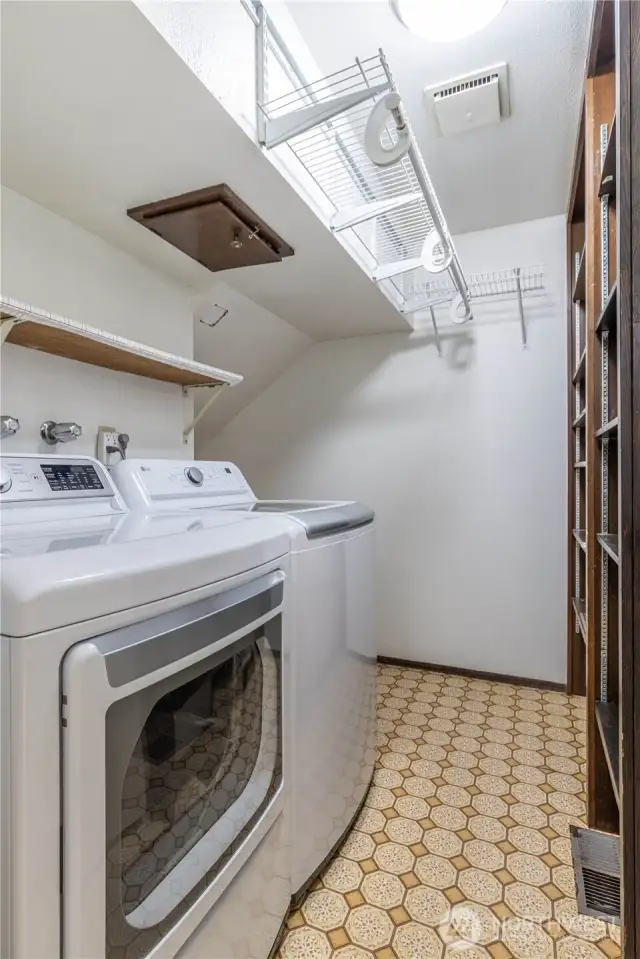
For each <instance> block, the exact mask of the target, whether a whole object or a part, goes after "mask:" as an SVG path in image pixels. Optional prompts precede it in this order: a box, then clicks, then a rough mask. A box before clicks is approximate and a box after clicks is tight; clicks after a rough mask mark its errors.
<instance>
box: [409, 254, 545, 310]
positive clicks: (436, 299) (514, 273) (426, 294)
mask: <svg viewBox="0 0 640 959" xmlns="http://www.w3.org/2000/svg"><path fill="white" fill-rule="evenodd" d="M402 281H403V292H404V295H405V297H406V300H407V306H406V307H405V311H406V312H409V313H410V312H415V311H417V310H418V309H421V310H422V309H424V310H427V309H429V307H430V306H438V305H439V304H441V303H444V302H448V301H449V300H450V299H451V297H452V296H454V295H455V292H456V288H455V286H454V284H453V283H452V281H451V279H450V278H449V277H445V278H443V279H441V280H431V279H429V278H428V274H427V281H426V282H425V270H413V271H411V272H409V273H405V274H404V276H403V277H402ZM467 282H468V285H469V293H470V294H471V296H472V297H473V299H474V300H476V299H481V298H483V297H494V296H517V295H518V285H519V287H520V290H519V291H520V293H521V294H524V293H531V292H534V291H537V290H543V289H544V269H543V267H542V266H541V265H536V266H524V267H513V268H511V269H507V270H493V271H491V272H488V273H470V274H469V275H468V276H467Z"/></svg>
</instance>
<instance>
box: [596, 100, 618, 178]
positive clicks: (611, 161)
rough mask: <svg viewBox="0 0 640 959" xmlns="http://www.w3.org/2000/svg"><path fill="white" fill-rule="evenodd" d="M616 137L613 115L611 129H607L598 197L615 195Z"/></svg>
mask: <svg viewBox="0 0 640 959" xmlns="http://www.w3.org/2000/svg"><path fill="white" fill-rule="evenodd" d="M617 139H618V135H617V125H616V118H615V116H614V118H613V123H612V124H611V130H610V131H609V142H608V144H607V152H606V154H605V157H604V163H603V164H602V176H601V177H600V188H599V190H598V196H599V197H603V196H615V195H616V157H617V153H618V147H617Z"/></svg>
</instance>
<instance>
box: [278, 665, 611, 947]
mask: <svg viewBox="0 0 640 959" xmlns="http://www.w3.org/2000/svg"><path fill="white" fill-rule="evenodd" d="M378 680H379V682H378V691H379V700H378V701H379V746H380V748H381V750H382V752H381V754H380V758H379V761H378V763H377V767H376V773H375V778H374V784H373V786H372V787H371V789H370V790H369V794H368V796H367V799H366V804H365V806H364V807H363V809H362V811H361V813H360V815H359V817H358V820H357V822H356V824H355V826H354V829H353V830H352V832H351V833H350V835H349V837H348V838H347V840H346V841H345V843H344V844H343V846H342V848H341V849H340V852H339V854H338V855H337V856H336V858H335V859H334V860H333V861H332V862H331V863H330V865H329V866H328V867H327V868H326V869H325V871H324V873H323V875H322V877H321V879H320V880H319V881H317V882H316V883H314V885H313V887H312V891H311V892H310V893H309V894H308V895H307V897H306V899H305V900H304V902H303V903H302V906H301V908H300V909H298V910H296V911H295V912H294V913H293V914H292V915H291V916H290V917H289V920H288V932H287V935H286V938H285V940H284V941H283V944H282V947H281V950H280V959H333V957H335V959H417V957H419V959H620V955H621V953H620V934H619V929H618V928H617V927H615V926H612V925H609V926H607V925H606V924H605V923H603V922H600V921H598V920H596V919H591V918H588V917H585V916H580V915H579V914H578V911H577V906H576V901H575V879H574V875H573V868H572V865H571V862H572V860H571V845H570V841H569V830H570V827H571V825H578V824H580V823H581V821H582V817H583V816H584V814H585V804H584V789H585V776H584V772H585V768H584V759H583V756H584V745H583V744H584V728H585V727H584V701H583V700H581V699H580V698H579V697H571V698H569V697H567V696H565V695H564V694H561V693H556V692H547V691H544V690H537V689H530V688H525V687H516V686H512V685H510V684H507V683H491V682H487V681H485V680H479V679H470V678H466V677H464V676H446V675H443V674H439V673H433V672H428V671H425V670H419V669H404V668H401V667H395V666H382V667H380V669H379V676H378Z"/></svg>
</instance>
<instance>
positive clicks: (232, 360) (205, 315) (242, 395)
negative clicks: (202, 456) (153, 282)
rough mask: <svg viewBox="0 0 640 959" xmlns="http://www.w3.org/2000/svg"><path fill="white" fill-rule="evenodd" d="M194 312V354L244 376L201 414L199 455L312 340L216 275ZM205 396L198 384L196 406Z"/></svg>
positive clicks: (197, 437)
mask: <svg viewBox="0 0 640 959" xmlns="http://www.w3.org/2000/svg"><path fill="white" fill-rule="evenodd" d="M215 304H217V306H219V307H220V310H218V309H216V306H215ZM203 307H206V308H204V309H203ZM223 310H227V311H228V312H227V314H226V315H225V316H223V318H222V319H221V320H220V321H219V322H218V323H216V325H215V326H214V327H211V326H209V325H207V321H208V322H215V321H216V319H217V317H219V316H220V315H221V311H223ZM195 314H196V321H195V347H194V349H195V357H196V359H197V360H199V361H200V362H201V363H211V364H212V365H213V366H218V367H222V368H223V369H225V370H233V371H234V372H235V373H240V374H241V375H242V376H244V380H243V381H242V383H240V384H238V386H234V388H233V389H232V390H226V391H225V392H224V393H223V394H222V396H220V398H219V399H216V401H215V403H214V404H212V406H211V407H210V408H209V409H208V410H207V412H206V413H205V414H204V416H203V418H202V420H201V422H200V424H199V428H198V431H197V433H196V456H197V455H198V450H199V448H200V447H202V446H206V445H207V443H208V442H209V441H210V440H211V439H212V437H213V436H214V435H215V434H216V433H217V432H218V430H219V429H220V428H221V426H223V425H224V424H225V423H227V422H228V421H229V420H231V419H232V418H233V417H234V416H235V415H236V414H237V413H239V412H240V411H241V410H243V409H244V408H245V406H248V405H249V403H250V402H251V401H252V400H253V399H255V397H257V396H259V395H260V394H261V393H262V392H263V390H265V389H266V388H267V386H269V384H270V383H272V382H273V381H274V380H275V379H277V377H278V376H280V374H281V373H283V372H284V370H285V369H286V368H287V367H288V366H289V365H290V364H291V363H292V362H293V361H294V360H295V359H297V358H298V357H299V356H300V355H301V353H303V352H304V351H305V350H307V349H308V348H309V347H310V345H311V343H312V342H313V340H311V339H310V338H309V337H308V336H306V335H305V334H304V333H301V332H300V330H297V329H296V328H295V327H293V326H290V325H289V323H286V322H285V320H282V319H280V317H279V316H276V315H275V314H274V313H271V312H270V311H269V310H266V309H264V308H263V307H261V306H258V305H257V304H256V303H254V302H253V301H252V300H250V299H249V298H248V297H246V296H244V295H243V294H242V293H238V291H237V290H234V289H233V288H232V287H230V286H228V285H227V284H226V283H224V282H222V281H220V280H218V281H216V282H215V283H214V284H213V286H212V287H211V290H210V291H209V293H208V295H207V297H206V300H200V301H197V302H196V303H195ZM206 400H207V391H206V390H202V391H201V392H200V393H199V394H197V395H196V409H197V410H199V409H201V407H202V405H203V403H205V402H206Z"/></svg>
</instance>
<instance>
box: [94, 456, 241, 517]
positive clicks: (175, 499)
mask: <svg viewBox="0 0 640 959" xmlns="http://www.w3.org/2000/svg"><path fill="white" fill-rule="evenodd" d="M111 478H112V479H113V480H114V482H115V484H116V486H117V487H118V489H119V490H120V492H121V494H122V496H123V497H124V500H125V502H126V504H127V506H128V507H129V508H130V509H145V510H148V511H153V510H160V509H171V510H180V509H198V508H204V507H209V506H211V507H217V508H223V507H236V508H242V507H246V506H250V505H251V504H252V503H254V502H255V496H254V495H253V492H252V490H251V487H250V486H249V484H248V483H247V481H246V480H245V478H244V476H243V475H242V473H241V472H240V470H239V469H238V467H237V466H234V464H233V463H216V462H209V461H206V460H198V461H197V462H185V461H184V460H142V459H127V460H123V461H122V462H120V463H118V464H117V465H116V466H114V468H113V470H112V471H111Z"/></svg>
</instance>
